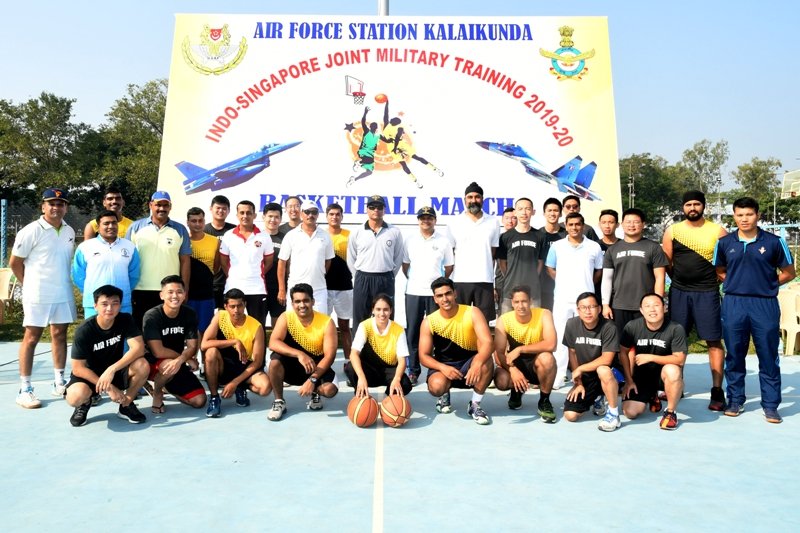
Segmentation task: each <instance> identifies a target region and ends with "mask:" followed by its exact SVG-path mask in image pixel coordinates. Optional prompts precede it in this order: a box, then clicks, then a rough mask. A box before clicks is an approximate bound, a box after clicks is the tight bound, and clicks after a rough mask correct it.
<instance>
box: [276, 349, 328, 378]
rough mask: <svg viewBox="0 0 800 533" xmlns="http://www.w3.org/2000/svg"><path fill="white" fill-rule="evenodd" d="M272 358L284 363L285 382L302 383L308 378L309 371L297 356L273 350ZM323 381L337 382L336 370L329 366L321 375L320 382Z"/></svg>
mask: <svg viewBox="0 0 800 533" xmlns="http://www.w3.org/2000/svg"><path fill="white" fill-rule="evenodd" d="M270 358H271V359H272V360H273V361H280V363H281V365H283V381H284V383H288V384H289V385H302V384H303V383H305V382H306V381H307V380H308V376H309V374H308V372H306V369H305V368H304V367H303V365H301V364H300V360H299V359H297V358H296V357H287V356H285V355H280V354H277V353H275V352H272V355H271V356H270ZM323 383H336V372H334V371H333V369H332V368H329V369H328V370H326V371H325V373H324V374H322V376H320V378H319V383H318V384H319V385H321V384H323Z"/></svg>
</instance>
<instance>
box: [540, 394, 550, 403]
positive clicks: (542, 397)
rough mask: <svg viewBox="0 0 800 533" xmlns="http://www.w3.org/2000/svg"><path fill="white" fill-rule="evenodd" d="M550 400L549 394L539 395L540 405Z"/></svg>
mask: <svg viewBox="0 0 800 533" xmlns="http://www.w3.org/2000/svg"><path fill="white" fill-rule="evenodd" d="M549 399H550V393H549V392H540V393H539V403H542V402H543V401H545V400H549Z"/></svg>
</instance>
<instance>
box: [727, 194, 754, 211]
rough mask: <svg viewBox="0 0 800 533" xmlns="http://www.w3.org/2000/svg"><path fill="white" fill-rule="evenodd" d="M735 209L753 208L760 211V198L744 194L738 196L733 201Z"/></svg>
mask: <svg viewBox="0 0 800 533" xmlns="http://www.w3.org/2000/svg"><path fill="white" fill-rule="evenodd" d="M733 208H734V209H752V210H753V211H755V212H756V213H758V200H756V199H755V198H753V197H751V196H743V197H741V198H737V199H736V200H734V202H733Z"/></svg>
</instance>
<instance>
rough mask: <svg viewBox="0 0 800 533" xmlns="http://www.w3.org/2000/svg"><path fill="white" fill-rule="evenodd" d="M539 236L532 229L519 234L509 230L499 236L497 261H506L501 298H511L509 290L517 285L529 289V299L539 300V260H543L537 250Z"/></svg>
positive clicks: (515, 230) (514, 229)
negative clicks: (525, 286)
mask: <svg viewBox="0 0 800 533" xmlns="http://www.w3.org/2000/svg"><path fill="white" fill-rule="evenodd" d="M540 239H541V235H540V234H539V232H538V231H537V230H535V229H533V228H531V229H530V231H527V232H525V233H520V232H519V231H517V229H516V228H511V229H510V230H508V231H507V232H505V233H503V234H502V235H500V246H499V247H498V248H497V259H504V260H505V261H506V275H505V279H504V280H503V298H511V289H513V288H514V287H516V286H517V285H527V286H529V287H530V288H531V298H532V299H534V300H539V299H540V298H541V291H540V283H539V271H538V268H539V260H540V259H542V260H544V257H543V256H542V255H541V251H540V249H539V246H540Z"/></svg>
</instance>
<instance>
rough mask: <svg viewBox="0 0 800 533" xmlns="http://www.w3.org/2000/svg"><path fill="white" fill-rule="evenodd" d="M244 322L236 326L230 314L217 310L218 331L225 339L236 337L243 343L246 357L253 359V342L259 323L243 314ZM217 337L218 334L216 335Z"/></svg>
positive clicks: (259, 326)
mask: <svg viewBox="0 0 800 533" xmlns="http://www.w3.org/2000/svg"><path fill="white" fill-rule="evenodd" d="M245 316H246V318H245V321H244V324H242V325H241V326H239V327H236V326H234V325H233V323H232V322H231V315H230V313H228V312H227V311H225V310H221V311H219V333H220V334H222V335H224V337H225V339H226V340H233V339H238V340H240V341H242V344H244V349H245V351H246V352H247V358H248V359H249V360H250V361H252V360H253V343H254V342H255V340H256V333H258V330H259V329H260V328H261V323H260V322H259V321H258V320H256V319H255V318H253V317H251V316H249V315H245ZM217 338H219V336H217Z"/></svg>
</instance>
